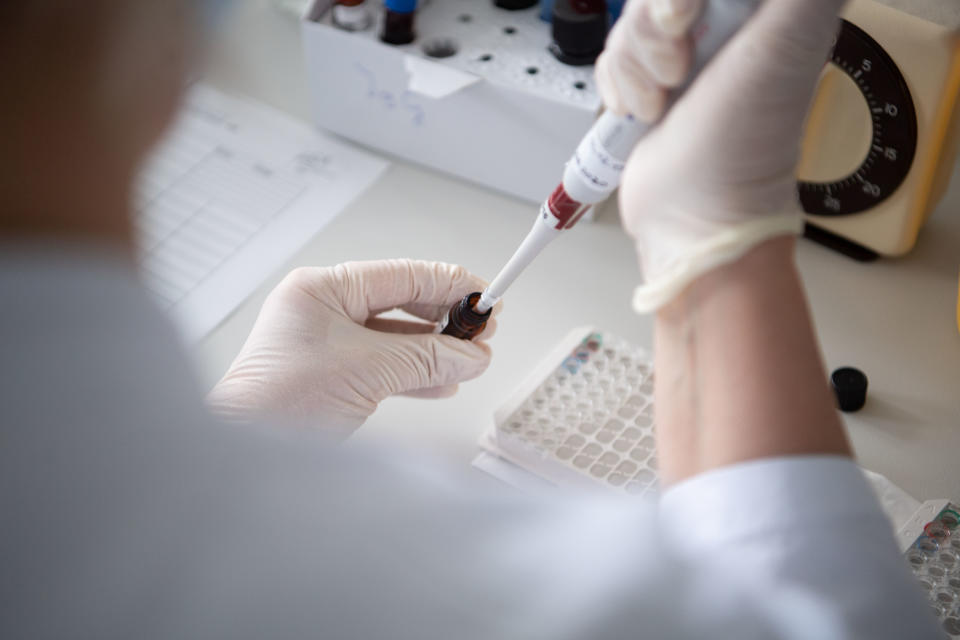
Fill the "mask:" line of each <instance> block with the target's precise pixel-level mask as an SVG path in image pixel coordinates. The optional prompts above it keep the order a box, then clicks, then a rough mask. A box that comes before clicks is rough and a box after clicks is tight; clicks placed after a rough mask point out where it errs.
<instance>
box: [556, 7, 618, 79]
mask: <svg viewBox="0 0 960 640" xmlns="http://www.w3.org/2000/svg"><path fill="white" fill-rule="evenodd" d="M552 23H553V27H552V34H553V42H552V43H550V53H552V54H553V55H554V56H556V58H557V59H558V60H559V61H560V62H563V63H564V64H569V65H573V66H581V65H587V64H593V63H594V62H595V61H596V59H597V56H599V55H600V52H601V51H603V45H604V42H606V39H607V3H606V2H605V1H602V0H557V1H556V2H555V3H554V5H553V19H552Z"/></svg>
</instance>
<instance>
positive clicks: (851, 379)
mask: <svg viewBox="0 0 960 640" xmlns="http://www.w3.org/2000/svg"><path fill="white" fill-rule="evenodd" d="M830 387H831V388H832V389H833V393H834V395H835V396H836V398H837V406H838V407H840V410H841V411H845V412H852V411H859V410H860V409H862V408H863V405H864V404H866V402H867V376H866V375H864V373H863V372H862V371H860V370H859V369H855V368H853V367H842V368H840V369H837V370H836V371H834V372H833V373H832V374H830Z"/></svg>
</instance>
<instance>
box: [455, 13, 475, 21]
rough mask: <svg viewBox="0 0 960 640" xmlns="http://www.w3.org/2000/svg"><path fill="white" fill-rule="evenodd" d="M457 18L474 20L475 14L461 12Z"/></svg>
mask: <svg viewBox="0 0 960 640" xmlns="http://www.w3.org/2000/svg"><path fill="white" fill-rule="evenodd" d="M457 20H459V21H460V22H472V21H473V16H472V15H470V14H469V13H461V14H460V15H459V16H457Z"/></svg>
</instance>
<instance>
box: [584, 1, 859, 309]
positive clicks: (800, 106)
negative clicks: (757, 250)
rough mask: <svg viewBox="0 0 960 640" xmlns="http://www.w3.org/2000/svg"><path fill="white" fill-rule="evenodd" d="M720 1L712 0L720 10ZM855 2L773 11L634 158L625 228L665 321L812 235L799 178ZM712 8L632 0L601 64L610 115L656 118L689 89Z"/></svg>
mask: <svg viewBox="0 0 960 640" xmlns="http://www.w3.org/2000/svg"><path fill="white" fill-rule="evenodd" d="M707 1H708V2H709V1H710V0H707ZM843 3H844V1H843V0H766V1H765V2H764V3H763V5H762V6H761V7H760V9H759V10H758V11H757V13H756V15H755V16H754V17H753V18H752V19H751V20H750V21H749V22H748V24H747V25H745V26H744V27H743V28H742V29H741V30H740V32H739V33H738V34H737V35H736V36H734V38H733V40H731V41H730V42H729V43H728V45H727V46H726V47H725V48H724V49H723V50H721V52H720V53H719V54H718V55H717V56H716V57H715V58H714V59H713V61H712V62H711V63H710V65H709V66H708V67H707V68H706V69H705V70H704V71H703V72H702V73H701V75H700V76H699V77H698V78H697V80H696V81H695V82H694V84H693V85H692V86H691V87H690V88H689V89H688V90H687V91H686V93H685V94H684V96H683V97H682V98H681V99H680V100H679V101H678V102H677V103H676V104H675V105H674V106H673V107H672V109H670V111H669V112H668V113H667V114H666V115H665V116H664V118H663V120H662V122H660V124H659V125H658V126H657V127H656V129H655V130H654V131H652V132H651V133H650V134H649V135H648V136H647V137H646V138H645V139H644V140H643V141H642V142H641V143H640V144H638V145H637V148H636V149H635V150H634V153H633V155H632V156H631V157H630V159H629V161H628V163H627V166H626V168H625V171H624V175H623V178H622V183H621V188H620V212H621V216H622V219H623V224H624V227H625V228H626V230H627V232H628V233H629V234H630V235H631V236H632V237H633V238H634V240H635V242H636V247H637V252H638V254H639V257H640V264H641V269H642V271H643V276H644V280H645V283H644V285H643V286H641V287H640V288H638V289H637V292H636V295H635V298H634V307H635V308H636V309H637V310H638V311H640V312H645V311H650V310H653V309H656V308H658V307H660V306H662V305H664V304H666V303H667V302H669V301H670V300H671V299H672V298H673V297H674V296H676V295H677V294H679V293H680V292H681V291H682V289H683V288H684V287H685V286H686V285H688V284H690V282H692V281H693V280H694V279H695V278H697V277H698V276H699V275H702V274H703V273H705V272H706V271H708V270H710V269H713V268H715V267H717V266H719V265H721V264H724V263H727V262H731V261H733V260H735V259H737V258H739V257H740V256H742V255H743V254H744V253H746V251H747V250H749V249H750V248H751V247H753V246H755V245H756V244H758V243H759V242H762V241H763V240H766V239H768V238H770V237H773V236H775V235H783V234H795V233H798V232H799V231H800V230H801V228H802V215H801V210H800V206H799V203H798V200H797V190H796V177H795V169H796V164H797V161H798V158H799V151H800V140H801V137H802V131H803V124H804V120H805V118H806V113H807V110H808V108H809V104H810V102H811V99H812V97H813V94H814V91H815V88H816V85H817V81H818V79H819V76H820V73H821V70H822V69H823V66H824V63H825V62H826V60H827V56H828V52H829V49H830V46H831V43H832V41H833V38H834V36H835V34H836V32H837V29H838V28H839V23H838V20H837V11H838V10H839V9H840V7H841V6H842V5H843ZM702 6H703V0H631V2H629V3H628V4H627V8H626V10H625V12H624V15H623V16H622V17H621V19H620V21H619V22H618V23H617V25H616V26H615V27H614V29H613V31H612V32H611V34H610V37H609V39H608V41H607V48H606V50H605V51H604V53H603V54H602V55H601V56H600V59H599V60H598V63H597V84H598V86H599V88H600V92H601V95H602V97H603V100H604V102H605V103H606V104H607V105H608V107H609V108H611V109H613V110H615V111H617V112H620V113H632V114H634V115H635V116H636V117H638V118H640V119H643V120H645V121H653V120H655V119H657V118H658V117H659V116H660V115H661V113H662V111H663V108H664V105H665V102H666V96H667V92H668V91H669V90H670V89H671V88H672V87H676V86H679V85H680V84H682V83H683V82H684V81H685V77H686V75H687V73H688V70H689V66H690V61H691V58H692V53H691V51H692V46H693V38H692V37H691V36H690V35H689V33H688V31H689V30H690V27H691V25H692V24H693V23H694V21H695V20H696V18H697V17H698V15H699V13H700V10H701V8H702Z"/></svg>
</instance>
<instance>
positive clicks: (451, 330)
mask: <svg viewBox="0 0 960 640" xmlns="http://www.w3.org/2000/svg"><path fill="white" fill-rule="evenodd" d="M480 295H481V294H480V292H479V291H477V292H474V293H470V294H467V295H465V296H464V297H463V299H462V300H460V302H457V303H454V305H453V306H452V307H450V311H448V312H447V317H446V318H444V319H443V323H442V324H441V325H440V327H441V328H440V333H442V334H443V335H445V336H453V337H454V338H460V339H462V340H473V339H474V338H476V337H477V336H478V335H480V333H481V332H482V331H483V330H484V328H485V327H486V326H487V320H489V319H490V314H491V313H492V312H493V309H487V311H486V312H485V313H479V312H477V310H476V306H477V303H478V302H480Z"/></svg>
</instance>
